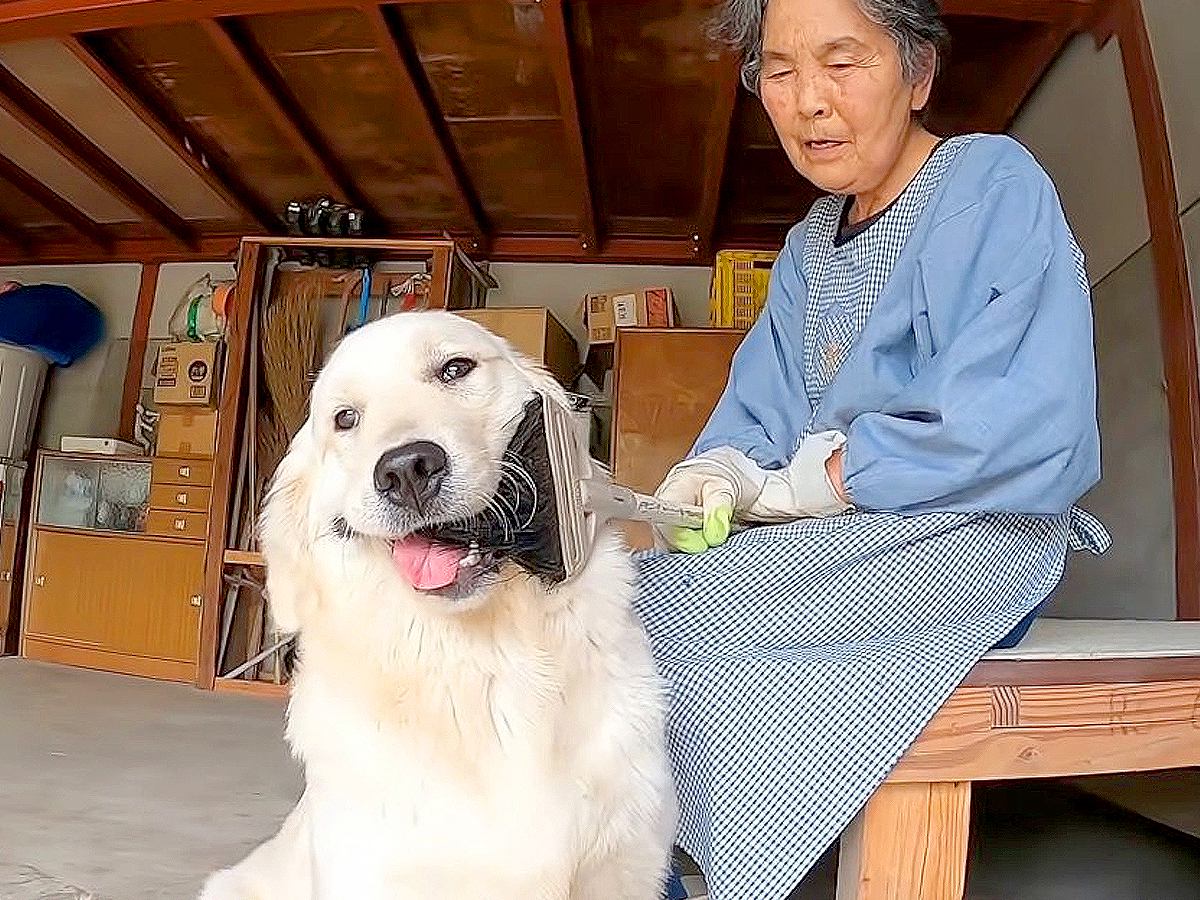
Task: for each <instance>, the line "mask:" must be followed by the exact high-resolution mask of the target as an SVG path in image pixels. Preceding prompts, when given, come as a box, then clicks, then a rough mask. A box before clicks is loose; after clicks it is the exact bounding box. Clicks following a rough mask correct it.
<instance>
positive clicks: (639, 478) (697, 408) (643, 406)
mask: <svg viewBox="0 0 1200 900" xmlns="http://www.w3.org/2000/svg"><path fill="white" fill-rule="evenodd" d="M743 336H744V333H743V332H741V331H736V330H733V329H726V328H663V329H658V328H620V329H617V342H616V349H615V364H614V382H613V426H612V466H613V476H614V478H615V479H616V481H617V482H618V483H620V484H624V485H627V486H629V487H631V488H633V489H634V490H636V491H642V492H644V493H651V492H653V491H654V490H655V489H656V488H657V487H658V485H659V484H660V483H661V482H662V479H663V476H665V475H666V474H667V471H668V470H669V469H670V468H671V466H673V465H674V464H675V463H677V462H679V460H681V459H683V457H684V455H685V454H686V453H687V452H688V451H689V450H690V449H691V448H692V444H694V443H695V441H696V437H697V435H699V434H700V429H702V428H703V427H704V425H705V423H706V422H707V421H708V417H709V416H710V415H712V411H713V408H714V407H715V406H716V405H717V401H718V400H719V399H720V398H721V393H722V391H724V390H725V383H726V382H727V381H728V379H729V367H730V365H731V363H732V361H733V354H734V351H735V350H737V347H738V345H739V344H740V343H741V341H742V338H743ZM622 530H623V531H624V533H625V538H626V540H627V541H628V542H629V544H630V545H631V546H633V547H649V546H650V545H651V543H652V540H651V536H650V528H649V526H647V525H645V524H643V523H641V522H627V523H622Z"/></svg>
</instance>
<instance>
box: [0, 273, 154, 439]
mask: <svg viewBox="0 0 1200 900" xmlns="http://www.w3.org/2000/svg"><path fill="white" fill-rule="evenodd" d="M140 277H141V266H139V265H136V264H119V265H102V266H24V267H12V268H0V280H8V279H12V280H14V281H19V282H21V283H22V284H37V283H49V284H64V285H67V286H68V287H71V288H74V289H75V290H76V291H78V292H79V293H80V294H82V295H83V296H84V297H86V298H87V299H89V300H91V301H92V302H93V303H95V304H96V305H97V306H98V307H99V308H100V309H101V310H102V311H103V313H104V323H105V332H106V333H105V336H104V339H103V340H102V341H101V343H100V344H99V346H97V347H96V348H95V349H93V350H92V351H91V352H90V353H89V354H88V355H87V356H85V357H83V358H82V359H79V360H77V361H76V362H74V363H73V364H72V365H70V366H69V367H67V368H64V369H60V368H52V369H51V374H50V380H49V384H48V386H47V388H46V395H45V398H44V400H43V403H42V428H41V444H42V446H44V447H57V446H58V440H59V438H60V437H61V436H62V435H64V434H112V433H114V432H115V430H116V427H117V422H118V420H119V418H120V406H121V388H122V385H123V383H124V379H125V365H126V363H127V362H128V360H129V335H130V332H131V331H132V328H133V313H134V310H135V308H136V307H137V293H138V280H139V278H140Z"/></svg>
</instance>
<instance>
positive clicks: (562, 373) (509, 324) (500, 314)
mask: <svg viewBox="0 0 1200 900" xmlns="http://www.w3.org/2000/svg"><path fill="white" fill-rule="evenodd" d="M458 315H460V316H462V317H463V318H465V319H471V320H472V321H474V322H478V323H479V324H480V325H482V326H483V327H484V328H486V329H488V331H491V332H492V333H493V334H497V335H499V336H500V337H502V338H504V339H505V340H507V341H508V342H509V343H510V344H512V345H513V347H514V348H515V349H516V350H518V351H520V352H521V353H523V354H525V355H526V356H528V357H529V358H530V359H532V360H535V361H536V362H539V363H541V364H542V365H543V366H545V367H546V368H547V369H549V370H550V373H551V374H552V375H553V376H554V377H555V378H557V379H558V380H559V382H561V383H562V385H563V386H564V387H567V388H570V387H571V386H572V385H574V383H575V379H576V378H578V377H579V369H580V366H579V345H578V344H577V343H576V342H575V338H574V337H572V336H571V333H570V332H569V331H567V329H566V328H564V327H563V325H562V323H561V322H559V321H558V319H556V318H555V317H554V314H553V313H552V312H550V310H548V309H546V308H545V307H542V306H520V307H504V308H500V307H488V308H484V309H464V310H459V311H458Z"/></svg>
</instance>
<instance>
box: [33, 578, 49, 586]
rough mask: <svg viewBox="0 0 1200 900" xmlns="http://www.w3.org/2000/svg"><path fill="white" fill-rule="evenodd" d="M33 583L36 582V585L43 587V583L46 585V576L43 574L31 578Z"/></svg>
mask: <svg viewBox="0 0 1200 900" xmlns="http://www.w3.org/2000/svg"><path fill="white" fill-rule="evenodd" d="M33 583H34V584H36V585H37V586H38V587H45V585H46V576H45V575H39V576H38V577H37V578H35V579H33Z"/></svg>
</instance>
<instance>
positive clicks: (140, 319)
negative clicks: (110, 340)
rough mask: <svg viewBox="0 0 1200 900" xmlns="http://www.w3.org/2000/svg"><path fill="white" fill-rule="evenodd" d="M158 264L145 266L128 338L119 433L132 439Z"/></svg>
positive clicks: (156, 285) (156, 282) (125, 437)
mask: <svg viewBox="0 0 1200 900" xmlns="http://www.w3.org/2000/svg"><path fill="white" fill-rule="evenodd" d="M158 269H159V265H158V263H153V262H152V263H146V264H145V265H143V266H142V277H141V282H140V283H139V284H138V296H137V307H136V308H135V309H134V313H133V329H132V332H131V334H130V336H129V361H128V362H127V363H126V364H125V386H124V388H123V389H122V391H121V418H120V425H119V426H118V429H119V434H120V435H121V437H122V438H124V439H125V440H127V441H132V440H133V425H134V420H135V419H136V414H137V410H136V408H135V407H136V404H137V402H138V399H139V395H140V394H141V392H142V369H143V366H144V365H145V361H146V344H147V342H148V341H149V338H150V316H151V314H152V313H153V312H154V294H155V292H156V291H157V290H158Z"/></svg>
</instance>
